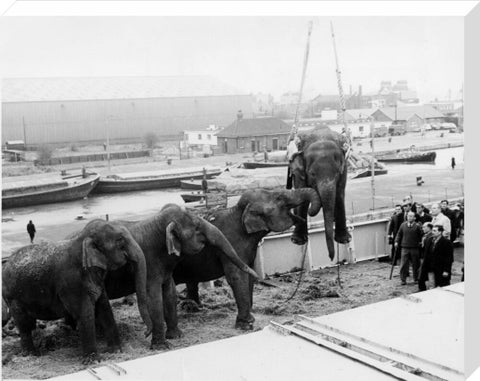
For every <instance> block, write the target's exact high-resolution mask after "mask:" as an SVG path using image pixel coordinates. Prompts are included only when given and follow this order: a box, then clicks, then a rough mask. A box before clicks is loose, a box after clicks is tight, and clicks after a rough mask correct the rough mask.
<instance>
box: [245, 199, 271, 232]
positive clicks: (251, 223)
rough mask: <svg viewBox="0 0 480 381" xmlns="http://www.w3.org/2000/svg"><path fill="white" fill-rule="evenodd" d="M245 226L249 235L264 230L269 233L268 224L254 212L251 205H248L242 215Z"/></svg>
mask: <svg viewBox="0 0 480 381" xmlns="http://www.w3.org/2000/svg"><path fill="white" fill-rule="evenodd" d="M242 221H243V226H245V230H246V231H247V233H248V234H251V233H256V232H259V231H262V230H266V231H269V229H268V226H267V224H266V223H265V221H264V219H263V218H262V216H260V215H259V214H258V213H255V211H253V210H252V207H251V204H248V205H247V207H246V208H245V210H244V211H243V214H242Z"/></svg>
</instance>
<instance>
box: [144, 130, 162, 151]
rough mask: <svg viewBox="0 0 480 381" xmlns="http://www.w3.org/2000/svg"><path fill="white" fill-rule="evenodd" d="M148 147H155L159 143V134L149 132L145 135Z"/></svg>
mask: <svg viewBox="0 0 480 381" xmlns="http://www.w3.org/2000/svg"><path fill="white" fill-rule="evenodd" d="M144 140H145V144H146V146H147V148H153V147H155V145H156V144H157V143H158V140H159V139H158V136H157V135H156V134H154V133H153V132H147V133H146V134H145V137H144Z"/></svg>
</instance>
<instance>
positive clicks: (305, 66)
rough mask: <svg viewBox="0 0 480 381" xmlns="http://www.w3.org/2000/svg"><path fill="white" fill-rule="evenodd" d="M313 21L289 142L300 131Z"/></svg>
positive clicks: (309, 27) (310, 25) (309, 25)
mask: <svg viewBox="0 0 480 381" xmlns="http://www.w3.org/2000/svg"><path fill="white" fill-rule="evenodd" d="M312 27H313V22H312V21H310V22H309V23H308V35H307V46H306V47H305V56H304V58H303V70H302V79H301V81H300V91H299V93H298V100H297V107H296V108H295V118H294V120H293V125H292V129H291V131H290V135H289V136H288V139H287V143H288V142H289V141H290V139H291V138H292V137H295V136H296V135H297V132H298V127H297V124H298V114H299V111H300V104H301V103H302V94H303V85H304V84H305V74H306V72H307V64H308V56H309V53H310V36H311V34H312Z"/></svg>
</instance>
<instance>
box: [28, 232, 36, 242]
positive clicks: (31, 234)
mask: <svg viewBox="0 0 480 381" xmlns="http://www.w3.org/2000/svg"><path fill="white" fill-rule="evenodd" d="M28 235H29V236H30V242H31V243H33V239H34V238H35V233H28Z"/></svg>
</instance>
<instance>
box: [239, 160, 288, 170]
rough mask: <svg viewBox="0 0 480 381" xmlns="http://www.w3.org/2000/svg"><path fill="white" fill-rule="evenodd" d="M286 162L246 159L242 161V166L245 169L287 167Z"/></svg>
mask: <svg viewBox="0 0 480 381" xmlns="http://www.w3.org/2000/svg"><path fill="white" fill-rule="evenodd" d="M287 166H288V163H287V162H286V161H285V162H273V161H272V162H268V161H267V162H255V161H246V162H244V163H243V168H245V169H256V168H271V167H287Z"/></svg>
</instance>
